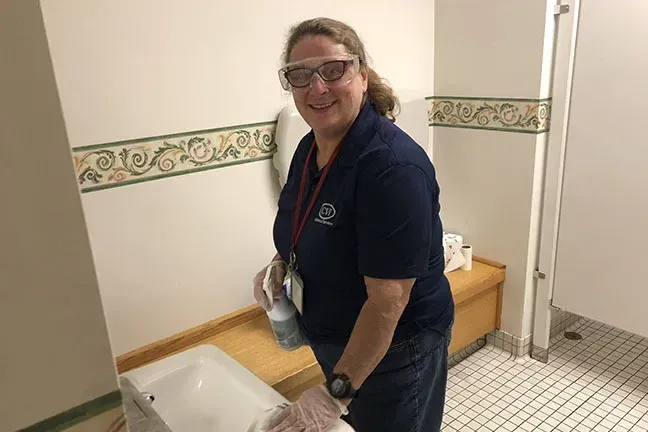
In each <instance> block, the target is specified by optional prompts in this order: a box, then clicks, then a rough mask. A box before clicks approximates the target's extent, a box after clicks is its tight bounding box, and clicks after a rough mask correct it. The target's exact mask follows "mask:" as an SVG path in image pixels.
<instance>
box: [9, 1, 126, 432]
mask: <svg viewBox="0 0 648 432" xmlns="http://www.w3.org/2000/svg"><path fill="white" fill-rule="evenodd" d="M0 63H1V64H2V68H0V94H1V95H2V99H0V202H2V211H1V213H0V214H1V216H0V218H1V222H2V223H0V238H1V239H2V241H1V243H0V341H2V347H1V350H2V351H1V354H0V383H1V384H0V430H2V431H13V430H16V429H19V428H23V427H26V426H29V425H32V424H34V423H37V422H40V421H42V420H44V419H46V418H49V417H51V416H54V415H56V414H59V413H61V412H64V411H67V410H69V409H71V408H73V407H75V406H78V405H80V404H83V403H86V402H87V401H89V400H92V399H95V398H98V397H100V396H104V395H106V394H110V393H114V392H115V391H116V390H117V381H116V377H115V371H114V366H113V359H112V354H111V350H110V344H109V341H108V334H107V330H106V323H105V321H104V315H103V311H102V306H101V299H100V296H99V291H98V286H97V279H96V276H95V270H94V265H93V262H92V255H91V252H90V244H89V241H88V235H87V232H86V227H85V221H84V216H83V211H82V207H81V200H80V198H79V193H78V190H77V186H76V182H75V176H74V171H73V167H72V162H71V160H70V150H69V143H68V139H67V136H66V129H65V125H64V122H63V117H62V114H61V106H60V104H59V96H58V93H57V89H56V85H55V81H54V75H53V69H52V64H51V61H50V57H49V52H48V46H47V40H46V37H45V31H44V28H43V21H42V15H41V11H40V6H39V2H38V1H36V0H19V1H18V0H9V1H7V0H2V1H0Z"/></svg>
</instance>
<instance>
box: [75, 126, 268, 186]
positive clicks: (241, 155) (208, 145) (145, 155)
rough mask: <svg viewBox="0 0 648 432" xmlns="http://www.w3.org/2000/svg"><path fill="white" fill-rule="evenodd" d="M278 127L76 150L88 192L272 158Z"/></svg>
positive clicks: (77, 169) (183, 135)
mask: <svg viewBox="0 0 648 432" xmlns="http://www.w3.org/2000/svg"><path fill="white" fill-rule="evenodd" d="M275 126H276V122H263V123H254V124H247V125H239V126H234V127H225V128H218V129H211V130H203V131H196V132H187V133H181V134H175V135H166V136H160V137H151V138H143V139H138V140H132V141H121V142H115V143H107V144H99V145H93V146H85V147H75V148H73V149H72V153H73V155H72V159H73V163H74V169H75V172H76V177H77V182H78V184H79V187H80V189H81V192H82V193H86V192H92V191H97V190H102V189H108V188H113V187H117V186H125V185H129V184H134V183H140V182H143V181H150V180H156V179H160V178H166V177H171V176H177V175H182V174H189V173H193V172H198V171H205V170H210V169H215V168H222V167H226V166H232V165H237V164H241V163H247V162H254V161H258V160H265V159H269V158H271V157H272V155H273V154H274V152H275V150H276V148H277V144H276V142H275Z"/></svg>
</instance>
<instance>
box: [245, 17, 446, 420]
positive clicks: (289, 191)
mask: <svg viewBox="0 0 648 432" xmlns="http://www.w3.org/2000/svg"><path fill="white" fill-rule="evenodd" d="M284 61H285V64H286V65H285V67H284V68H282V69H281V70H280V71H279V76H280V79H281V82H282V84H283V86H284V88H285V89H286V90H290V91H291V92H292V95H293V98H294V101H295V104H296V106H297V109H298V110H299V112H300V114H301V115H302V117H303V118H304V120H305V121H306V122H307V123H308V124H309V126H310V127H311V128H312V131H311V132H310V133H309V134H308V135H306V136H305V137H304V138H303V139H302V140H301V142H300V143H299V146H298V148H297V150H296V152H295V155H294V157H293V160H292V163H291V166H290V170H289V173H288V178H287V182H286V185H285V186H284V188H283V190H282V192H281V195H280V198H279V208H278V212H277V216H276V220H275V225H274V240H275V245H276V248H277V251H278V253H277V255H276V256H275V257H274V258H273V261H276V260H283V261H284V262H285V263H287V264H288V265H287V276H286V277H287V279H288V280H289V281H290V282H291V284H292V293H293V294H292V298H293V301H294V302H295V303H296V305H297V307H298V309H300V312H301V314H300V325H301V326H302V330H303V332H304V336H305V337H306V339H307V340H308V342H309V345H310V346H311V348H312V349H313V352H314V353H315V356H316V358H317V361H318V363H319V364H320V366H321V367H322V370H323V372H324V374H325V376H326V379H327V384H326V386H318V387H315V388H313V389H310V390H307V391H306V392H305V393H304V394H303V395H302V397H301V398H300V399H299V401H298V402H296V403H295V404H293V405H292V406H291V407H290V408H288V409H286V410H284V412H283V413H282V415H281V416H280V418H278V419H277V420H276V421H275V422H274V423H275V424H274V427H273V428H271V431H272V432H281V431H307V432H311V431H323V430H326V429H327V427H328V426H329V425H331V424H332V423H333V422H335V421H336V420H337V419H338V418H339V417H340V416H342V415H345V414H347V413H348V416H346V417H345V420H346V421H347V422H349V423H350V424H351V426H353V427H354V428H355V429H356V430H357V431H358V432H382V431H385V432H387V431H389V432H392V431H393V432H410V431H411V432H433V431H439V430H440V427H441V418H442V415H443V405H444V400H445V388H446V379H447V355H448V352H447V347H448V341H449V333H450V327H451V323H452V322H453V318H454V303H453V301H452V295H451V292H450V288H449V285H448V281H447V279H446V278H445V276H444V274H443V264H444V260H443V246H442V227H441V221H440V219H439V188H438V185H437V182H436V179H435V171H434V168H433V166H432V164H431V163H430V161H429V158H428V157H427V155H426V154H425V152H424V151H423V149H422V148H421V147H420V146H419V145H418V144H417V143H416V142H414V141H413V140H412V139H411V138H410V137H409V136H408V135H407V134H405V133H404V132H403V131H402V130H401V129H399V128H398V127H397V126H395V125H394V124H393V121H392V120H393V111H394V109H395V107H396V106H397V100H396V98H395V96H394V94H393V91H392V90H391V88H389V86H387V85H386V84H384V83H383V82H382V81H381V79H380V77H379V76H378V75H377V74H376V72H375V71H374V70H372V69H371V68H370V67H369V66H368V65H367V60H366V54H365V50H364V46H363V44H362V42H361V41H360V39H359V38H358V35H357V34H356V32H355V31H354V30H353V29H352V28H350V27H349V26H347V25H345V24H344V23H341V22H338V21H335V20H331V19H326V18H317V19H312V20H308V21H304V22H302V23H300V24H299V25H297V26H296V27H294V28H293V29H292V30H291V32H290V35H289V38H288V41H287V43H286V50H285V55H284ZM275 268H277V267H275ZM264 274H265V269H263V270H262V271H261V272H259V274H258V275H257V277H256V278H255V297H256V298H257V301H259V303H261V304H262V306H264V307H267V301H266V300H265V297H264V295H263V293H262V288H261V282H262V279H263V275H264ZM284 276H285V274H284V272H283V271H281V270H279V271H276V272H275V273H274V274H273V278H274V280H275V282H276V283H275V285H276V286H281V284H282V281H283V280H284ZM347 407H348V411H347Z"/></svg>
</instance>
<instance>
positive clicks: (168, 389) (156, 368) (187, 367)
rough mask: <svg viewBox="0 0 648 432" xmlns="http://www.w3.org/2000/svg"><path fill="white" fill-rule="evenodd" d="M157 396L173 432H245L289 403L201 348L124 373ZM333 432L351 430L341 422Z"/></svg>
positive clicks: (230, 360) (244, 371)
mask: <svg viewBox="0 0 648 432" xmlns="http://www.w3.org/2000/svg"><path fill="white" fill-rule="evenodd" d="M123 376H125V377H126V378H128V379H129V380H130V381H131V382H132V383H133V385H134V386H135V387H136V388H137V389H138V390H139V391H141V392H148V393H151V394H152V395H153V397H154V401H153V408H154V409H155V411H157V413H158V414H159V415H160V417H162V419H163V420H164V421H165V422H166V424H167V425H168V426H169V428H170V429H171V430H172V431H173V432H246V431H247V430H248V428H249V427H250V425H251V424H252V423H254V422H255V421H256V420H257V419H258V418H259V417H260V416H261V414H262V413H263V412H264V411H267V410H269V409H271V408H274V407H276V406H277V405H281V404H285V403H288V401H287V400H286V398H284V397H283V396H282V395H281V394H279V393H278V392H277V391H276V390H274V389H273V388H272V387H270V386H269V385H267V384H266V383H264V382H263V381H262V380H261V379H259V378H258V377H256V376H255V375H254V374H252V373H251V372H250V371H248V370H247V369H246V368H244V367H243V366H242V365H241V364H240V363H238V362H237V361H236V360H234V359H233V358H232V357H230V356H229V355H228V354H226V353H225V352H223V351H222V350H220V349H219V348H217V347H215V346H214V345H201V346H198V347H196V348H192V349H190V350H187V351H185V352H182V353H180V354H176V355H174V356H171V357H167V358H165V359H162V360H159V361H157V362H155V363H152V364H150V365H147V366H143V367H141V368H139V369H135V370H132V371H129V372H126V373H124V374H123ZM339 423H340V427H339V428H335V429H333V431H336V430H340V431H347V430H350V429H349V428H348V425H346V424H345V423H344V422H342V421H341V420H340V422H339Z"/></svg>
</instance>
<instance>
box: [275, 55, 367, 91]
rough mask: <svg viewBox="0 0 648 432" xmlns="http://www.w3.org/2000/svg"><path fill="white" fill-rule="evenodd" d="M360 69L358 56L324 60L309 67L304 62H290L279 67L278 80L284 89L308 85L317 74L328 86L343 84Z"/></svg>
mask: <svg viewBox="0 0 648 432" xmlns="http://www.w3.org/2000/svg"><path fill="white" fill-rule="evenodd" d="M359 70H360V59H359V58H358V56H350V57H349V58H345V59H330V58H328V59H327V60H325V61H324V62H323V63H322V64H321V65H319V66H317V67H314V68H311V67H306V66H305V65H304V62H300V63H291V64H288V65H286V66H285V67H283V68H281V69H279V81H281V86H282V87H283V88H284V90H291V89H304V88H306V87H310V86H311V83H312V82H313V77H314V76H315V75H316V74H317V75H319V77H320V78H321V79H322V81H323V82H324V83H325V84H326V85H327V86H328V87H337V86H343V85H346V84H348V83H350V82H351V80H352V79H353V77H354V76H355V75H356V74H357V73H358V71H359Z"/></svg>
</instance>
